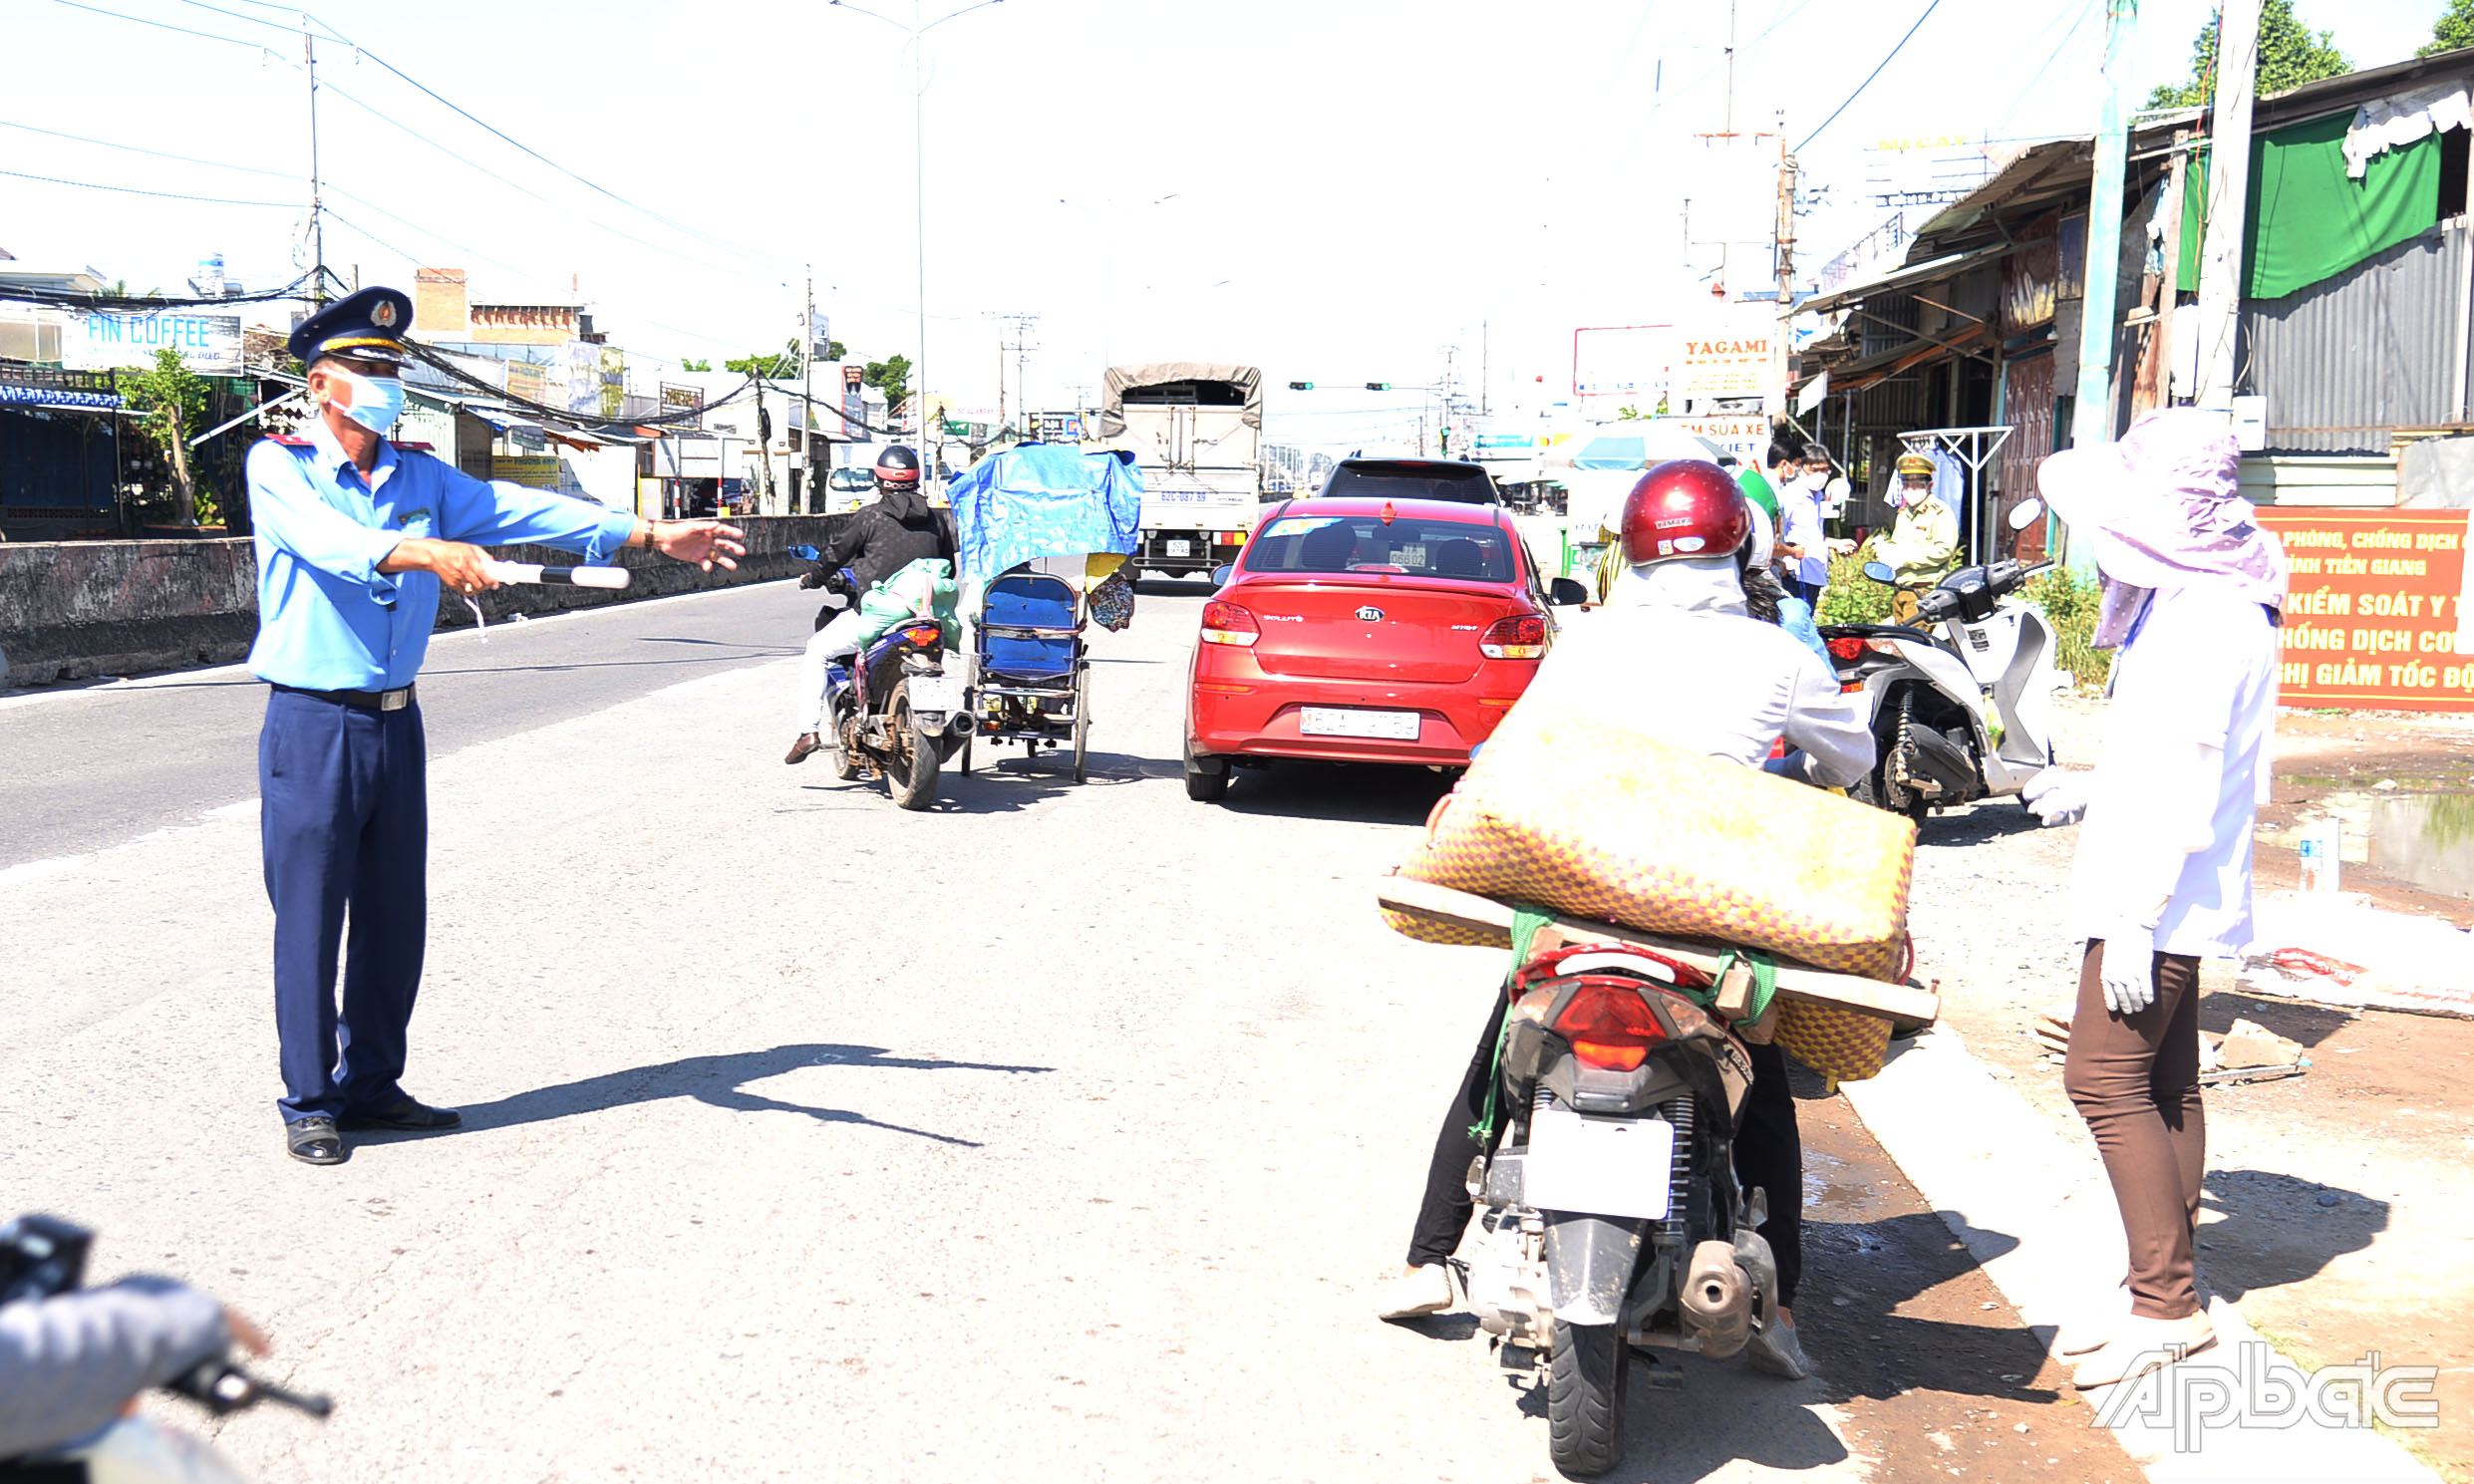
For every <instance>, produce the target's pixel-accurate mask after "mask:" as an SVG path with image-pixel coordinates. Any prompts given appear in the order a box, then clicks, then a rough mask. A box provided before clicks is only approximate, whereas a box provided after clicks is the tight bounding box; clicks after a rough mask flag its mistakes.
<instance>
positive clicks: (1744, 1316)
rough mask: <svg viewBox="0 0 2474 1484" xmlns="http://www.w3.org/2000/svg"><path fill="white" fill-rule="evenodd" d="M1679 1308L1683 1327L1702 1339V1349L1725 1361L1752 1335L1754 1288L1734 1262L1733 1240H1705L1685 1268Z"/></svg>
mask: <svg viewBox="0 0 2474 1484" xmlns="http://www.w3.org/2000/svg"><path fill="white" fill-rule="evenodd" d="M1679 1308H1680V1309H1681V1311H1682V1315H1683V1319H1684V1326H1685V1328H1686V1329H1688V1330H1691V1331H1692V1332H1693V1333H1694V1334H1695V1335H1696V1336H1700V1339H1701V1353H1702V1354H1704V1355H1707V1356H1708V1357H1710V1358H1711V1359H1713V1360H1723V1359H1725V1358H1726V1357H1727V1356H1729V1355H1731V1354H1733V1353H1735V1352H1736V1351H1737V1350H1740V1349H1742V1348H1743V1347H1744V1342H1745V1341H1746V1340H1748V1339H1750V1338H1751V1337H1752V1287H1751V1285H1750V1284H1748V1283H1746V1282H1745V1281H1744V1271H1743V1269H1742V1268H1741V1267H1739V1266H1737V1264H1736V1262H1735V1245H1734V1244H1733V1243H1731V1242H1703V1243H1701V1244H1700V1245H1699V1246H1697V1247H1695V1248H1694V1249H1693V1262H1692V1266H1691V1267H1690V1268H1688V1269H1686V1270H1685V1275H1684V1295H1683V1299H1682V1302H1681V1304H1680V1305H1679Z"/></svg>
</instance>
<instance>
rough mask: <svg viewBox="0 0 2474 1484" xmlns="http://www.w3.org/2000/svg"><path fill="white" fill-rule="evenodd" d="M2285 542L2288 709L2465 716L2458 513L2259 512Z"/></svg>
mask: <svg viewBox="0 0 2474 1484" xmlns="http://www.w3.org/2000/svg"><path fill="white" fill-rule="evenodd" d="M2259 520H2260V524H2262V525H2264V526H2266V527H2267V528H2268V529H2270V530H2272V531H2275V532H2276V533H2277V537H2278V539H2279V540H2281V541H2283V542H2284V543H2285V559H2286V564H2287V566H2288V567H2289V568H2290V569H2291V571H2292V574H2293V578H2292V583H2291V585H2290V587H2289V589H2288V592H2287V597H2286V605H2285V635H2284V645H2285V669H2284V674H2283V677H2282V685H2281V687H2280V691H2281V696H2280V699H2281V700H2282V701H2283V702H2284V704H2285V705H2287V706H2318V707H2356V708H2362V709H2365V710H2380V711H2474V624H2469V622H2468V620H2467V617H2466V615H2465V613H2464V606H2465V603H2466V600H2467V599H2468V598H2470V597H2474V591H2470V590H2469V589H2470V588H2474V582H2469V574H2468V572H2467V570H2466V543H2467V537H2468V535H2469V513H2468V512H2467V511H2464V510H2389V509H2371V510H2365V509H2342V508H2319V507H2306V506H2282V507H2281V506H2276V505H2264V506H2262V507H2261V508H2260V512H2259Z"/></svg>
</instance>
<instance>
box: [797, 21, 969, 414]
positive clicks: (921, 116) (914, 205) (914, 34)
mask: <svg viewBox="0 0 2474 1484" xmlns="http://www.w3.org/2000/svg"><path fill="white" fill-rule="evenodd" d="M1001 3H1002V0H976V3H974V4H970V5H965V6H963V7H962V8H961V9H959V10H950V11H947V12H946V13H945V14H943V15H941V16H938V17H937V18H936V19H935V20H933V21H927V22H925V23H924V24H923V23H922V21H921V16H922V8H921V7H922V0H911V20H910V24H909V25H907V26H905V25H903V24H902V23H901V22H900V21H897V20H895V19H894V18H893V17H891V16H887V15H879V14H877V13H876V12H875V11H872V10H867V9H863V8H862V7H860V6H856V5H848V4H845V3H843V0H832V5H833V8H834V9H836V10H845V11H848V12H850V13H851V14H853V15H863V16H866V17H867V18H868V19H869V20H871V21H882V22H884V23H885V24H886V25H888V26H891V27H892V28H893V29H894V30H896V31H899V32H902V33H903V34H904V35H906V36H908V37H909V38H910V49H911V241H912V245H913V247H914V249H915V252H916V264H915V267H916V273H917V277H916V285H917V291H918V295H919V301H918V313H919V346H918V350H919V359H918V360H917V361H916V362H915V363H913V365H912V366H911V406H912V407H913V408H914V409H916V410H917V413H918V417H919V441H920V442H921V443H922V444H925V443H926V442H927V441H928V134H927V122H926V121H927V97H928V68H927V61H926V51H927V48H926V45H925V43H923V42H922V41H921V38H922V37H924V36H926V35H927V34H928V33H929V32H931V31H933V30H935V29H936V28H937V27H939V26H942V25H944V24H945V23H946V22H947V21H950V20H954V19H956V18H957V17H960V16H965V15H969V14H970V13H971V12H972V11H975V10H981V9H984V8H986V7H988V6H991V5H997V4H1001Z"/></svg>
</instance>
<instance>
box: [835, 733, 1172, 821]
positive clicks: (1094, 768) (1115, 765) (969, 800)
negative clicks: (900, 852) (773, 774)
mask: <svg viewBox="0 0 2474 1484" xmlns="http://www.w3.org/2000/svg"><path fill="white" fill-rule="evenodd" d="M1083 762H1084V771H1085V772H1086V773H1088V775H1089V776H1088V779H1087V781H1084V782H1081V783H1077V782H1076V781H1074V755H1073V753H1071V752H1069V751H1066V750H1065V749H1063V748H1059V749H1056V750H1053V751H1052V750H1048V749H1045V748H1044V749H1042V750H1041V752H1040V753H1039V755H1038V756H1036V757H1026V756H1025V755H1024V754H1023V750H1022V748H1020V747H1008V748H1006V749H1005V750H1003V751H1002V752H999V751H995V750H993V749H991V748H990V747H989V746H988V745H987V744H986V743H982V744H980V746H979V747H978V748H977V749H976V752H975V755H974V757H973V759H972V764H971V767H972V770H971V771H970V773H968V774H967V775H966V774H965V773H964V772H963V771H962V769H961V768H960V767H959V766H958V765H956V763H953V762H948V763H946V764H945V769H944V772H943V774H942V775H941V776H940V777H939V778H938V779H937V785H936V802H935V803H933V804H931V805H930V806H929V807H927V808H926V809H923V810H921V811H920V812H922V813H926V814H1016V813H1020V812H1022V811H1023V810H1025V809H1028V808H1031V807H1033V806H1034V805H1037V804H1042V803H1046V802H1047V801H1049V800H1050V799H1053V798H1062V797H1064V796H1066V795H1068V794H1070V793H1073V792H1074V791H1076V790H1077V789H1081V788H1115V787H1122V786H1123V785H1125V784H1127V783H1138V782H1140V781H1142V780H1143V779H1145V778H1174V777H1181V776H1183V772H1182V768H1181V766H1180V764H1178V763H1176V762H1172V761H1163V760H1161V759H1160V758H1157V757H1137V756H1135V755H1133V754H1132V753H1130V752H1090V753H1087V754H1085V755H1084V758H1083ZM801 788H802V791H804V792H807V793H815V794H823V795H827V796H831V795H837V794H850V795H853V796H863V797H873V798H875V799H876V800H877V801H878V802H880V803H882V804H883V805H884V806H885V807H886V808H892V807H894V803H893V801H892V799H890V798H888V797H887V796H886V794H885V785H884V783H883V782H882V781H880V780H877V779H872V778H871V779H856V778H854V779H852V780H850V781H849V782H843V781H842V780H840V779H838V778H835V777H834V776H833V775H832V774H831V773H830V772H827V773H826V774H825V775H824V778H823V780H822V781H817V782H804V783H802V784H801ZM808 807H811V808H812V807H817V805H809V806H808Z"/></svg>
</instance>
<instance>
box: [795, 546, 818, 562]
mask: <svg viewBox="0 0 2474 1484" xmlns="http://www.w3.org/2000/svg"><path fill="white" fill-rule="evenodd" d="M790 554H791V555H792V556H795V557H797V558H798V559H799V560H800V561H803V562H812V561H814V560H815V559H816V558H817V556H819V555H820V554H821V553H819V552H818V551H817V550H816V548H815V547H813V546H808V545H804V544H801V545H797V546H793V547H791V548H790Z"/></svg>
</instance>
